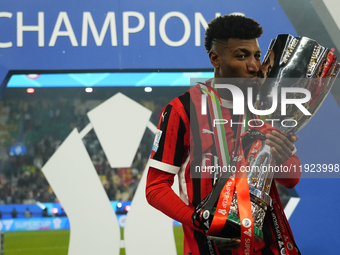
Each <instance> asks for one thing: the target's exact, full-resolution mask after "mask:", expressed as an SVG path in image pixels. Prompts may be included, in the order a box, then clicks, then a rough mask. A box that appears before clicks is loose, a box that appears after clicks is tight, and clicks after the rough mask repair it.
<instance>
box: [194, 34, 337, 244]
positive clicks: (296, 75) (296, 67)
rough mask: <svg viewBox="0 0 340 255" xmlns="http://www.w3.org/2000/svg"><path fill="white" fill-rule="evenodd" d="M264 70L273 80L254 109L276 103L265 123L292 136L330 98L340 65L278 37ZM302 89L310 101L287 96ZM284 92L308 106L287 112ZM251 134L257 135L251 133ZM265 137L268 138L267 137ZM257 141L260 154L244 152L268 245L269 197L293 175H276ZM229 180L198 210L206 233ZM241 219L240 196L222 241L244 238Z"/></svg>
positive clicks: (317, 49)
mask: <svg viewBox="0 0 340 255" xmlns="http://www.w3.org/2000/svg"><path fill="white" fill-rule="evenodd" d="M262 68H263V70H265V73H266V75H265V76H266V77H267V78H266V79H265V82H264V84H263V85H262V86H261V88H260V91H259V93H258V95H257V99H256V103H255V106H254V107H255V108H256V109H257V110H268V109H271V107H272V106H273V105H274V106H275V102H276V105H277V107H276V108H273V111H271V113H270V114H269V115H266V116H261V117H259V118H260V119H261V121H263V120H265V119H268V120H275V121H271V122H269V124H272V126H274V127H275V128H277V129H278V130H280V131H281V132H283V133H285V134H287V135H288V134H289V133H297V132H298V131H299V130H301V129H302V128H303V127H304V126H305V125H306V124H307V123H308V122H309V120H310V119H311V118H312V117H313V116H314V115H315V113H316V112H317V110H318V109H319V108H320V106H321V104H322V103H323V101H324V100H325V98H326V96H327V94H328V93H329V91H330V89H331V87H332V85H333V83H334V81H335V78H336V76H337V75H338V73H339V68H340V66H339V63H338V62H337V57H336V56H335V54H334V53H333V52H332V51H330V50H329V49H327V48H325V47H323V46H321V45H319V44H318V43H317V42H316V41H314V40H312V39H310V38H307V37H294V36H292V35H278V36H277V38H276V39H273V40H272V42H271V43H270V46H269V49H268V52H267V54H266V56H265V58H264V61H263V64H262ZM285 88H286V89H285ZM301 88H304V89H306V90H307V92H308V91H309V92H310V99H309V100H308V101H307V100H304V97H306V94H303V93H287V91H297V90H296V89H298V90H299V89H300V90H301ZM282 89H283V90H282ZM294 89H295V90H294ZM306 90H305V91H306ZM282 91H286V92H285V93H284V97H283V99H284V100H285V99H295V101H296V99H301V102H302V101H304V102H305V103H301V105H300V108H299V107H298V106H297V105H294V104H286V105H285V104H284V105H285V106H286V107H285V108H284V107H280V106H281V103H282V102H281V93H282ZM301 106H303V108H302V107H301ZM301 109H305V110H307V111H308V113H309V114H305V113H303V112H302V110H301ZM281 111H286V114H285V115H284V114H283V113H282V112H281ZM251 132H253V133H252V134H251ZM256 132H257V133H260V132H258V131H257V130H248V133H249V134H250V138H252V137H256V135H257V134H256ZM262 136H264V135H263V134H262ZM244 138H245V137H244ZM244 138H243V139H244ZM244 140H246V139H244ZM254 141H257V142H258V141H260V144H259V146H258V148H259V149H258V150H257V152H256V153H255V154H252V153H246V150H245V149H244V148H245V146H243V149H244V151H245V157H246V158H247V159H248V162H249V164H248V166H249V169H250V171H249V172H248V184H249V192H250V198H251V207H252V214H253V222H254V233H255V241H261V240H263V232H262V227H263V222H264V218H265V215H266V211H267V208H268V206H271V198H270V196H269V192H270V188H271V185H272V181H273V178H274V173H275V177H276V178H277V177H279V178H287V177H288V178H289V176H287V173H281V175H279V173H278V172H275V171H273V170H274V167H276V162H275V159H274V157H273V155H272V154H271V152H270V147H269V146H268V145H266V144H265V142H264V141H265V140H264V139H257V140H254ZM252 143H253V141H252V140H250V144H251V145H252ZM248 144H249V142H248ZM242 145H243V142H242ZM235 158H236V157H235ZM224 178H225V179H224V180H223V176H222V177H221V179H220V180H219V181H218V182H217V183H216V184H215V185H214V187H213V190H212V191H211V192H210V194H209V195H208V196H207V197H206V198H205V199H204V200H203V201H202V202H201V204H200V205H198V206H197V207H196V212H195V214H194V216H193V217H194V219H196V220H198V222H200V224H201V226H203V227H204V228H205V229H206V230H208V229H209V226H210V225H211V222H212V219H213V217H214V216H213V215H214V214H215V209H216V207H215V206H216V203H217V199H218V197H219V196H220V192H221V190H222V187H223V185H224V183H225V182H226V179H227V178H228V176H227V177H224ZM238 215H239V213H238V203H237V198H236V193H234V195H233V198H232V202H231V206H230V211H229V214H228V218H227V221H226V222H225V225H224V226H223V229H222V230H221V231H220V233H219V234H218V235H216V236H220V237H225V238H235V237H236V238H237V237H240V229H241V228H240V218H239V216H238Z"/></svg>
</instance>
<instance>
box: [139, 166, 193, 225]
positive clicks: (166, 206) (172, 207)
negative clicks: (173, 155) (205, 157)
mask: <svg viewBox="0 0 340 255" xmlns="http://www.w3.org/2000/svg"><path fill="white" fill-rule="evenodd" d="M174 177H175V175H174V174H171V173H167V172H165V171H160V170H158V169H155V168H153V167H150V168H149V171H148V175H147V181H146V190H145V194H146V199H147V201H148V203H149V204H150V205H152V206H153V207H155V208H156V209H158V210H160V211H161V212H163V213H164V214H166V215H168V216H169V217H170V218H172V219H174V220H177V221H179V222H181V223H182V224H185V225H188V226H190V227H191V228H194V226H193V224H192V222H191V215H192V214H193V213H194V208H191V207H189V206H187V205H186V204H185V203H184V202H183V201H182V199H180V198H179V196H177V195H176V193H175V192H174V191H173V189H172V188H171V186H172V184H173V182H174Z"/></svg>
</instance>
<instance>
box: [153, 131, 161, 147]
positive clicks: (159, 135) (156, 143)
mask: <svg viewBox="0 0 340 255" xmlns="http://www.w3.org/2000/svg"><path fill="white" fill-rule="evenodd" d="M161 136H162V131H161V130H159V129H157V131H156V134H155V140H154V142H153V145H152V150H153V151H154V152H157V150H158V147H159V141H160V140H161Z"/></svg>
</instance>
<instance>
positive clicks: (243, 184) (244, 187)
mask: <svg viewBox="0 0 340 255" xmlns="http://www.w3.org/2000/svg"><path fill="white" fill-rule="evenodd" d="M214 81H215V80H214V79H213V81H212V86H209V87H208V90H209V91H206V88H207V87H206V86H204V85H203V86H202V85H201V89H202V90H204V91H206V92H207V93H208V94H209V95H210V97H208V98H209V100H208V104H209V111H210V113H211V116H212V117H213V119H214V120H216V119H219V120H223V116H222V110H221V106H220V102H221V101H220V98H219V97H218V94H217V92H216V91H215V89H214V88H213V87H214V86H215V82H214ZM213 124H214V125H213V129H214V140H215V144H216V151H217V155H218V158H219V161H220V164H221V165H222V166H221V167H222V169H227V166H228V165H229V164H230V157H229V151H228V144H227V139H226V135H225V129H224V124H222V125H221V124H217V125H216V124H215V122H214V121H213ZM238 139H241V138H237V140H238ZM239 146H240V150H239V152H240V155H236V156H237V157H235V158H234V159H235V160H237V163H236V169H237V172H236V179H235V180H234V178H233V177H234V175H233V176H231V178H230V179H229V180H228V181H227V182H226V184H225V186H224V187H223V190H222V191H224V192H221V193H220V197H219V200H218V203H217V207H216V211H215V215H214V218H213V221H212V223H211V226H210V228H209V230H208V232H207V234H208V235H209V234H210V235H212V234H217V233H219V231H220V230H222V228H223V227H224V225H225V222H226V220H227V218H228V214H229V209H230V204H231V201H232V197H233V193H234V186H235V184H236V191H237V201H238V208H239V216H240V221H241V248H240V249H241V252H242V254H247V255H252V254H253V247H254V229H253V225H254V224H253V216H252V211H251V203H250V194H249V186H248V179H247V173H246V172H245V173H243V172H241V171H240V169H241V166H245V159H244V156H243V150H242V143H241V140H240V142H239ZM216 216H217V217H216ZM215 218H216V219H215Z"/></svg>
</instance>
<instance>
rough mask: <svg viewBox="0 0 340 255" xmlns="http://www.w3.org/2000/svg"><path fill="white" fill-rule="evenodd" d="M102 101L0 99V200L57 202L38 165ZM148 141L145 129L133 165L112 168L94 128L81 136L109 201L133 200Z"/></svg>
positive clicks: (148, 145) (82, 125)
mask: <svg viewBox="0 0 340 255" xmlns="http://www.w3.org/2000/svg"><path fill="white" fill-rule="evenodd" d="M102 102H103V100H81V99H79V98H63V97H60V98H55V99H42V100H41V99H36V100H24V99H20V100H18V99H8V100H7V99H6V98H4V99H2V100H1V101H0V204H19V203H35V202H37V201H39V202H58V199H57V197H56V196H55V194H54V192H53V190H52V188H51V187H50V185H49V184H48V182H47V180H46V179H45V177H44V175H43V172H42V171H41V169H42V167H43V166H44V164H45V163H46V162H47V160H48V159H49V158H50V157H51V156H52V155H53V153H54V152H55V151H56V150H57V148H58V146H59V145H60V144H61V143H62V142H63V140H64V139H65V138H66V137H67V136H68V135H69V134H70V132H71V131H72V130H73V129H74V128H77V129H78V131H79V132H80V131H81V130H82V129H83V128H84V127H85V126H86V125H87V124H88V123H89V120H88V118H87V115H86V114H87V112H88V111H89V110H91V109H92V108H94V107H95V106H97V105H99V104H100V103H102ZM144 103H145V104H147V102H144ZM149 106H150V104H149ZM152 141H153V134H152V133H151V131H149V130H147V129H146V131H145V134H144V136H143V138H142V142H141V144H140V147H139V149H138V151H137V153H136V156H135V159H134V162H133V165H132V166H131V167H130V168H111V167H110V165H109V163H108V161H107V159H106V157H105V154H104V151H103V149H102V148H101V145H100V143H99V141H98V139H97V137H96V134H95V132H94V131H93V130H92V131H90V132H89V133H88V134H87V135H86V136H85V137H84V139H83V142H84V144H85V147H86V148H87V151H88V153H89V156H90V158H91V159H92V162H93V164H94V167H95V169H96V170H97V173H98V176H99V178H100V180H101V182H102V184H103V187H104V188H105V191H106V193H107V195H108V197H109V199H110V200H119V201H127V200H131V199H132V197H133V195H134V193H135V191H136V188H137V186H138V183H139V180H140V178H141V175H142V172H143V170H144V167H145V165H146V162H147V159H148V156H149V153H150V148H151V143H152ZM11 147H12V149H11Z"/></svg>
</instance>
